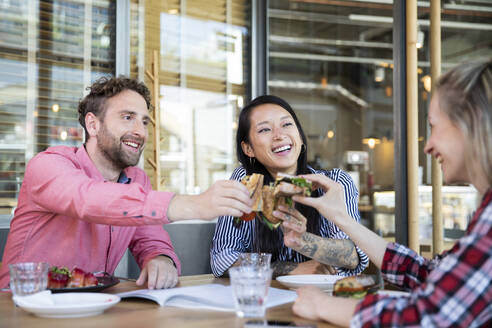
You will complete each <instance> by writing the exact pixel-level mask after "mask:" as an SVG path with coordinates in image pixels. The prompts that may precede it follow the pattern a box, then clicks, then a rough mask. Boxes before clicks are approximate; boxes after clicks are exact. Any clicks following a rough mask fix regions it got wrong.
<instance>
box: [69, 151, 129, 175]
mask: <svg viewBox="0 0 492 328" xmlns="http://www.w3.org/2000/svg"><path fill="white" fill-rule="evenodd" d="M75 156H76V157H77V159H78V162H79V164H80V166H81V168H82V169H83V170H84V172H85V173H86V174H87V176H88V177H89V178H91V179H95V180H97V181H105V179H104V177H103V176H102V174H101V172H99V170H98V169H97V167H96V165H95V164H94V162H93V161H92V159H91V158H90V157H89V154H88V153H87V150H86V149H85V146H84V145H82V146H80V147H79V148H78V149H77V152H76V154H75ZM131 181H132V170H131V168H130V167H127V168H126V169H124V170H123V171H121V173H120V176H119V177H118V183H125V184H127V183H131Z"/></svg>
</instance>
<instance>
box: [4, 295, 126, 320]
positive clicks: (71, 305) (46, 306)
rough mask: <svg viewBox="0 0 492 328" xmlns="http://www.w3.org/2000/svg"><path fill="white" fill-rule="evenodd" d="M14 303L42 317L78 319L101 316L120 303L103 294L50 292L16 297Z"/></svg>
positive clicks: (117, 297)
mask: <svg viewBox="0 0 492 328" xmlns="http://www.w3.org/2000/svg"><path fill="white" fill-rule="evenodd" d="M13 300H14V303H15V304H17V305H18V306H20V307H21V308H22V309H23V310H25V311H27V312H31V313H33V314H35V315H37V316H40V317H47V318H78V317H88V316H92V315H96V314H101V313H102V312H103V311H104V310H106V309H108V308H110V307H112V306H113V305H115V304H116V303H118V302H119V301H120V297H119V296H116V295H111V294H103V293H63V294H51V292H50V291H49V290H47V291H43V292H40V293H37V294H33V295H29V296H14V297H13Z"/></svg>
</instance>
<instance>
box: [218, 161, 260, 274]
mask: <svg viewBox="0 0 492 328" xmlns="http://www.w3.org/2000/svg"><path fill="white" fill-rule="evenodd" d="M245 175H246V170H245V169H244V168H243V167H242V166H241V167H238V168H236V169H235V170H234V172H233V173H232V176H231V180H237V181H241V179H242V178H243V177H244V176H245ZM233 220H234V218H233V217H232V216H221V217H219V219H218V220H217V225H216V226H215V232H214V237H213V239H212V246H211V248H210V266H211V268H212V273H213V274H214V275H215V276H216V277H219V276H222V275H223V274H224V272H225V271H226V270H227V269H229V268H230V267H231V265H232V264H234V262H236V260H237V258H238V256H239V254H240V253H244V252H247V251H248V250H250V249H251V240H253V238H252V236H251V232H252V231H253V224H254V220H253V221H248V222H242V224H241V227H239V228H236V227H234V226H233Z"/></svg>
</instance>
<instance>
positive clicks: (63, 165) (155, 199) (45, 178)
mask: <svg viewBox="0 0 492 328" xmlns="http://www.w3.org/2000/svg"><path fill="white" fill-rule="evenodd" d="M52 163H56V166H55V165H53V164H52ZM25 181H28V183H29V184H30V188H31V191H32V192H31V194H30V197H31V201H32V202H33V203H35V204H36V206H37V207H38V209H39V210H40V211H46V212H50V213H57V214H61V215H65V216H68V217H76V218H78V219H80V220H84V221H87V222H91V223H99V224H107V225H116V226H128V225H132V226H138V225H154V224H155V225H162V224H165V223H169V220H168V218H167V216H166V213H167V208H168V206H169V203H170V202H171V199H172V198H173V196H174V193H171V192H160V191H153V190H147V189H146V188H144V186H142V185H141V184H138V183H132V184H120V183H114V182H107V181H97V180H95V179H91V178H89V177H88V176H87V175H86V174H85V172H84V171H83V170H82V169H80V168H78V167H76V165H75V164H74V163H73V162H72V161H70V160H69V159H67V158H65V157H63V156H61V155H58V154H44V153H41V154H39V155H38V156H36V157H35V158H33V159H32V160H31V161H30V162H29V164H28V167H27V169H26V177H25Z"/></svg>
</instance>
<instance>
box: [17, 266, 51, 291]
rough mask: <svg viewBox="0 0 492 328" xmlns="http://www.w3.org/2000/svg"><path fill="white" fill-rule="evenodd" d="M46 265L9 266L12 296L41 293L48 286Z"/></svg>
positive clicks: (47, 267)
mask: <svg viewBox="0 0 492 328" xmlns="http://www.w3.org/2000/svg"><path fill="white" fill-rule="evenodd" d="M48 269H49V264H48V263H16V264H9V271H10V290H11V291H12V295H13V296H24V295H29V294H34V293H37V292H40V291H43V290H45V289H46V287H47V286H48Z"/></svg>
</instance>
